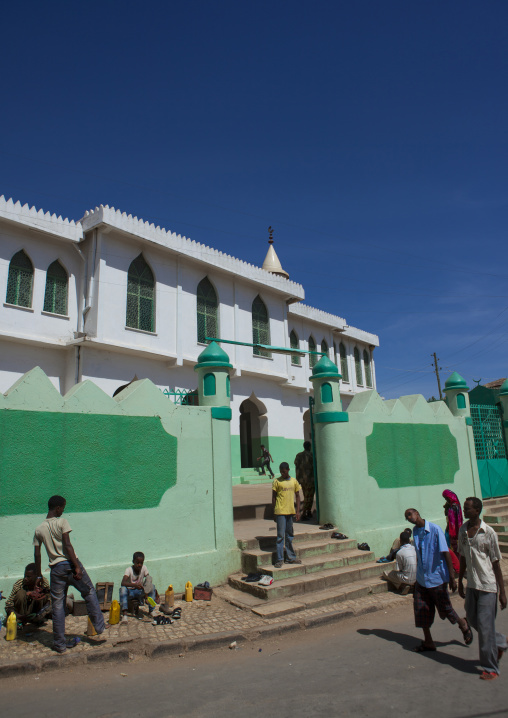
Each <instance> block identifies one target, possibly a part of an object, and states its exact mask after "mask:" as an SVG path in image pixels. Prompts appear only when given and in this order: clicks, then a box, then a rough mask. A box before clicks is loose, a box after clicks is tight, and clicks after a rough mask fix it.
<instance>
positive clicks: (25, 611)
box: [5, 563, 51, 623]
mask: <svg viewBox="0 0 508 718" xmlns="http://www.w3.org/2000/svg"><path fill="white" fill-rule="evenodd" d="M5 611H6V613H7V615H9V614H10V613H12V612H13V611H14V613H15V614H16V618H17V619H18V621H21V623H28V622H31V623H42V622H43V621H44V620H45V619H46V618H47V617H48V616H49V614H50V613H51V599H50V596H49V583H48V580H47V579H46V578H43V577H39V578H37V573H36V567H35V564H34V563H29V564H28V566H27V567H26V568H25V575H24V577H23V578H20V579H19V581H16V583H15V584H14V586H13V587H12V591H11V595H10V596H9V598H8V599H7V601H6V603H5Z"/></svg>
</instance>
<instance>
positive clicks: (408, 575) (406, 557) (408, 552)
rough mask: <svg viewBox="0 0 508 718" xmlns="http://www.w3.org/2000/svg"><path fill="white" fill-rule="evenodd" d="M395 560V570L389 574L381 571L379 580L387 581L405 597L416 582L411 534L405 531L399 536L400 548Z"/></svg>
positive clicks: (414, 556) (414, 553) (414, 554)
mask: <svg viewBox="0 0 508 718" xmlns="http://www.w3.org/2000/svg"><path fill="white" fill-rule="evenodd" d="M395 558H396V560H397V570H395V569H393V570H392V571H390V572H389V573H386V571H383V575H382V576H381V578H382V579H383V580H385V581H389V582H390V583H391V584H392V585H393V586H394V587H395V588H396V589H398V588H400V589H401V593H402V594H403V595H406V594H408V593H409V591H410V590H411V586H414V584H415V581H416V551H415V547H414V546H412V545H411V534H408V533H407V531H403V532H402V533H401V534H400V548H399V550H398V551H397V554H396V556H395Z"/></svg>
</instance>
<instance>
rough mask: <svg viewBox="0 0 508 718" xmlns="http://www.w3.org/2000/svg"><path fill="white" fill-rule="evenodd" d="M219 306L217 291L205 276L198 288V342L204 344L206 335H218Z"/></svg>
mask: <svg viewBox="0 0 508 718" xmlns="http://www.w3.org/2000/svg"><path fill="white" fill-rule="evenodd" d="M217 308H218V301H217V293H216V291H215V289H214V288H213V286H212V283H211V282H210V280H209V279H208V277H205V278H204V279H202V280H201V282H200V283H199V284H198V290H197V322H198V342H201V343H203V344H204V343H205V341H206V337H216V336H218V334H219V332H218V326H217V325H218V322H217V314H218V311H217Z"/></svg>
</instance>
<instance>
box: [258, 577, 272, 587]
mask: <svg viewBox="0 0 508 718" xmlns="http://www.w3.org/2000/svg"><path fill="white" fill-rule="evenodd" d="M272 583H273V578H272V577H271V576H268V574H265V575H264V576H262V577H261V580H260V581H259V583H258V586H271V585H272Z"/></svg>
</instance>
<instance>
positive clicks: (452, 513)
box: [443, 489, 464, 572]
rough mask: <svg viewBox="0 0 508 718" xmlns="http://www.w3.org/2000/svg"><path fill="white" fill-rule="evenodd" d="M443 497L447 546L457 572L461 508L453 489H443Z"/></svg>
mask: <svg viewBox="0 0 508 718" xmlns="http://www.w3.org/2000/svg"><path fill="white" fill-rule="evenodd" d="M443 497H444V499H445V500H446V503H445V505H444V507H443V508H444V512H445V516H446V534H445V535H446V539H447V541H448V546H449V547H450V548H451V551H450V554H451V558H452V563H453V567H454V569H455V570H456V571H457V572H458V570H459V559H458V556H457V546H458V537H459V529H460V527H461V526H462V523H463V520H464V519H463V518H462V509H461V507H460V501H459V499H458V497H457V494H454V493H453V491H450V490H449V489H445V490H444V491H443Z"/></svg>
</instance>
